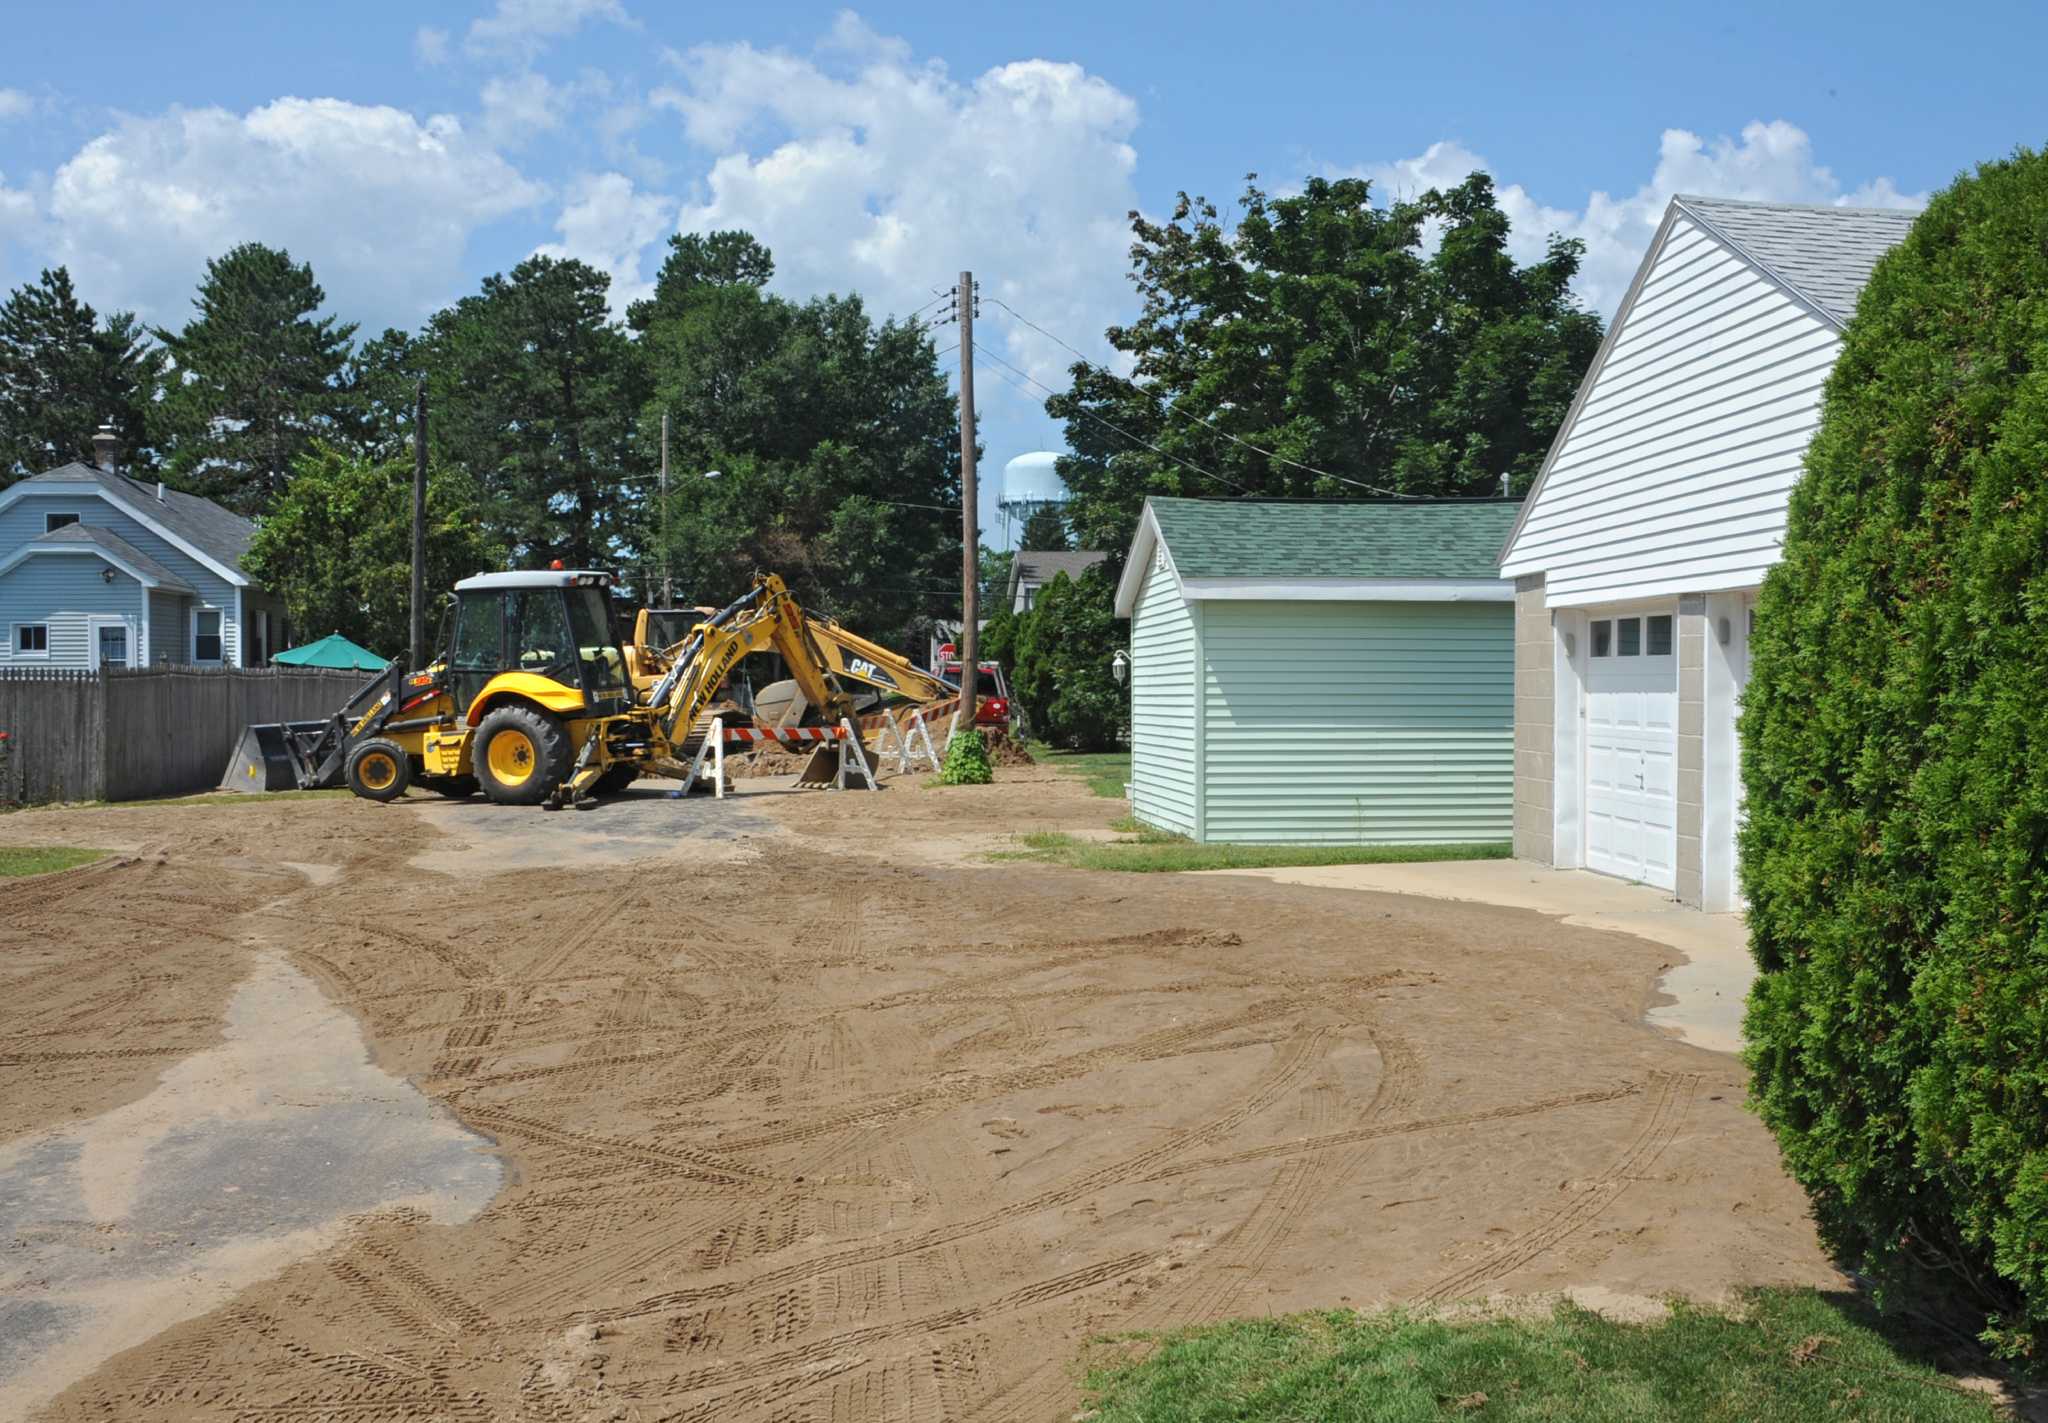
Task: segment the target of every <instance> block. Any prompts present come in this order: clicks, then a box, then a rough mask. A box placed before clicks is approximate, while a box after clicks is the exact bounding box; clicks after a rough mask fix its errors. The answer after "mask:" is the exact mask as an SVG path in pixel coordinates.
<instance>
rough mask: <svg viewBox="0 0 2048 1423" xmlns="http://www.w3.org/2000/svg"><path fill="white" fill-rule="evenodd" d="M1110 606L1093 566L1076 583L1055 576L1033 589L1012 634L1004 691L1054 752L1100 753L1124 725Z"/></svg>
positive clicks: (1110, 593)
mask: <svg viewBox="0 0 2048 1423" xmlns="http://www.w3.org/2000/svg"><path fill="white" fill-rule="evenodd" d="M1115 600H1116V585H1115V584H1114V583H1113V582H1112V581H1111V580H1110V577H1109V574H1108V572H1107V571H1106V570H1105V569H1104V568H1103V567H1102V566H1101V565H1099V564H1098V565H1097V566H1096V567H1094V568H1091V569H1088V570H1087V571H1086V572H1084V573H1083V574H1082V575H1081V576H1080V577H1079V578H1078V579H1075V578H1069V577H1068V576H1067V575H1066V574H1064V573H1062V574H1059V575H1058V576H1057V577H1055V578H1054V579H1053V580H1052V582H1050V583H1048V584H1046V585H1045V586H1044V587H1043V588H1041V589H1039V590H1038V600H1037V602H1036V603H1035V604H1033V606H1032V609H1031V611H1030V613H1028V614H1027V615H1026V616H1025V617H1024V619H1023V621H1022V624H1021V626H1020V627H1019V629H1018V632H1017V639H1016V658H1017V670H1016V675H1015V677H1014V678H1012V681H1011V690H1012V691H1014V692H1015V693H1016V696H1017V700H1018V701H1019V703H1021V705H1022V706H1023V709H1024V717H1025V720H1026V721H1028V722H1029V723H1030V726H1031V730H1032V731H1033V732H1034V733H1035V734H1036V735H1038V736H1041V737H1043V738H1045V740H1047V741H1049V742H1051V743H1052V744H1053V745H1055V746H1066V747H1071V748H1073V749H1075V750H1077V751H1101V750H1105V749H1107V748H1109V747H1111V746H1114V745H1115V744H1116V739H1117V733H1118V732H1119V731H1120V730H1121V729H1122V727H1123V725H1124V722H1125V720H1126V717H1127V715H1128V708H1127V704H1126V702H1125V699H1124V692H1123V688H1121V687H1119V686H1118V685H1117V682H1116V676H1115V674H1114V672H1112V671H1111V669H1110V659H1111V658H1112V657H1114V656H1115V655H1116V649H1117V647H1118V646H1119V644H1120V642H1121V636H1120V633H1119V629H1118V627H1117V621H1116V607H1115Z"/></svg>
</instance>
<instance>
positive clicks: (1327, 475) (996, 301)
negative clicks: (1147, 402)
mask: <svg viewBox="0 0 2048 1423" xmlns="http://www.w3.org/2000/svg"><path fill="white" fill-rule="evenodd" d="M989 302H990V304H991V305H994V306H1000V307H1001V308H1002V309H1003V310H1004V311H1007V312H1008V313H1010V315H1011V316H1012V317H1014V318H1015V319H1016V320H1018V321H1021V322H1023V323H1024V325H1026V326H1028V327H1030V328H1031V329H1032V330H1033V331H1036V332H1037V333H1038V334H1039V335H1041V336H1043V337H1044V338H1045V339H1046V340H1048V341H1050V342H1052V343H1053V344H1054V345H1056V346H1060V347H1063V348H1065V349H1066V350H1067V351H1069V352H1071V353H1072V354H1073V355H1074V357H1075V359H1077V360H1079V361H1080V362H1081V364H1082V365H1084V366H1087V367H1088V368H1089V369H1090V370H1096V371H1101V372H1102V373H1103V374H1104V375H1106V376H1108V377H1109V378H1110V379H1111V380H1116V381H1122V382H1123V383H1124V384H1125V385H1127V386H1129V387H1130V388H1131V389H1133V390H1135V391H1139V392H1141V393H1143V394H1146V395H1152V398H1153V399H1155V400H1159V401H1161V402H1163V403H1164V404H1165V406H1166V408H1167V410H1168V411H1169V412H1171V413H1172V414H1175V415H1178V416H1180V417H1181V418H1182V419H1184V420H1193V421H1194V422H1195V423H1196V424H1198V425H1202V426H1204V427H1206V428H1208V429H1210V430H1213V431H1215V432H1216V433H1217V434H1219V435H1221V436H1222V437H1223V438H1224V439H1226V440H1229V441H1230V442H1231V443H1232V444H1236V445H1242V446H1243V447H1244V448H1245V449H1248V450H1251V451H1253V452H1255V453H1257V454H1261V455H1264V456H1265V457H1266V458H1267V459H1269V460H1277V461H1279V462H1280V463H1281V464H1284V465H1292V466H1293V467H1294V468H1296V469H1298V470H1303V471H1305V472H1307V473H1309V474H1313V475H1316V476H1318V477H1320V478H1323V479H1334V480H1336V481H1337V482H1338V483H1339V484H1348V485H1350V486H1351V487H1352V488H1354V489H1363V490H1366V491H1367V492H1369V493H1372V494H1384V495H1386V496H1387V497H1389V498H1392V499H1409V498H1414V497H1415V496H1413V495H1409V494H1403V493H1402V492H1401V491H1399V490H1397V489H1382V488H1380V487H1379V486H1378V485H1377V484H1367V483H1366V482H1365V481H1364V480H1362V479H1352V478H1350V477H1348V476H1346V475H1342V474H1335V473H1332V472H1331V471H1329V470H1327V469H1318V468H1316V467H1315V466H1314V465H1312V464H1303V463H1302V462H1301V461H1300V460H1296V459H1289V458H1288V457H1287V456H1286V455H1283V454H1279V453H1277V452H1276V451H1273V450H1269V449H1267V448H1266V447H1265V446H1263V445H1255V444H1253V443H1252V442H1251V441H1250V440H1247V439H1244V438H1242V437H1240V436H1237V435H1233V434H1231V433H1230V431H1228V430H1226V429H1224V428H1223V427H1222V426H1221V425H1218V424H1216V423H1215V422H1214V421H1211V420H1206V419H1204V418H1203V417H1202V416H1200V415H1197V414H1195V413H1194V412H1193V411H1191V410H1183V409H1181V408H1180V402H1179V401H1177V400H1175V399H1174V398H1173V397H1172V396H1169V395H1153V393H1152V392H1150V391H1147V390H1146V389H1145V388H1144V387H1143V386H1141V385H1139V384H1138V383H1137V382H1136V381H1134V380H1129V379H1126V378H1125V377H1123V376H1120V375H1118V374H1117V373H1116V372H1115V371H1112V370H1110V369H1108V368H1107V367H1105V366H1102V365H1099V364H1097V363H1096V362H1094V361H1092V360H1090V359H1088V357H1086V356H1084V355H1082V354H1081V353H1080V352H1079V351H1077V350H1075V349H1074V348H1073V347H1072V346H1070V345H1068V344H1067V343H1066V342H1065V341H1062V340H1061V339H1060V338H1059V337H1057V336H1055V335H1053V334H1052V332H1050V331H1048V330H1046V329H1045V328H1044V327H1043V326H1040V325H1039V324H1038V323H1037V322H1035V321H1033V320H1032V319H1031V318H1030V317H1028V316H1026V315H1024V313H1023V312H1021V311H1019V310H1017V308H1015V307H1014V306H1011V305H1010V304H1009V303H1008V302H1006V301H1004V300H1003V299H1002V298H1001V297H994V296H992V297H990V298H989Z"/></svg>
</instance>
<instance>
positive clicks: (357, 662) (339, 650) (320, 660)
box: [270, 632, 388, 672]
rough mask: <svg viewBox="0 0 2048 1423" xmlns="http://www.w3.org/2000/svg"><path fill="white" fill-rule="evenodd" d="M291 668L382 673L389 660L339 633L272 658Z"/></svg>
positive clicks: (293, 648)
mask: <svg viewBox="0 0 2048 1423" xmlns="http://www.w3.org/2000/svg"><path fill="white" fill-rule="evenodd" d="M270 660H271V661H272V662H281V663H283V664H285V665H286V666H287V667H340V668H344V669H351V668H352V669H354V670H355V671H358V672H381V671H383V670H384V665H385V663H386V661H388V659H386V658H383V657H379V656H378V655H377V654H376V653H374V652H372V651H370V649H369V648H367V647H358V646H357V645H356V644H355V643H353V642H350V641H349V640H348V639H347V638H345V637H343V636H342V635H341V634H340V633H338V632H331V633H329V634H327V636H325V637H323V638H321V639H320V640H319V641H317V642H309V643H307V644H306V645H305V646H303V647H290V648H286V649H285V650H284V651H283V652H280V653H278V654H277V655H276V656H275V657H272V658H271V659H270Z"/></svg>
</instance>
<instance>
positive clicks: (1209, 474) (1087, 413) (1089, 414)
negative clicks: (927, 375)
mask: <svg viewBox="0 0 2048 1423" xmlns="http://www.w3.org/2000/svg"><path fill="white" fill-rule="evenodd" d="M990 300H991V301H993V300H994V298H993V297H991V298H990ZM981 354H982V355H984V356H987V357H988V358H989V359H990V360H991V361H994V362H995V363H996V364H997V365H999V366H1001V367H1003V368H1004V369H1005V370H1011V371H1016V372H1017V374H1018V375H1020V376H1023V377H1024V379H1026V380H1028V381H1030V382H1031V383H1032V384H1033V385H1035V386H1037V387H1038V388H1039V389H1040V390H1042V391H1044V392H1045V393H1046V394H1048V395H1059V394H1061V393H1062V392H1060V391H1057V390H1054V389H1053V388H1052V387H1051V386H1049V385H1047V384H1046V383H1045V382H1044V381H1042V380H1040V379H1039V378H1038V377H1037V376H1034V375H1032V374H1031V373H1030V372H1028V371H1020V370H1017V368H1016V367H1015V366H1013V365H1011V364H1010V363H1009V362H1008V361H1006V360H1004V359H1003V358H1002V357H1001V356H998V355H997V354H996V353H995V352H993V351H991V350H988V349H986V348H984V349H983V350H982V352H981ZM999 374H1000V372H999ZM1010 384H1012V385H1016V384H1017V383H1016V382H1015V381H1011V382H1010ZM1017 388H1018V389H1019V390H1023V387H1022V386H1018V387H1017ZM1025 394H1027V395H1028V394H1030V392H1029V391H1025ZM1076 409H1077V410H1078V412H1079V413H1080V415H1081V416H1082V418H1084V419H1088V420H1093V421H1094V422H1095V423H1096V424H1098V425H1100V426H1102V427H1103V428H1104V429H1106V430H1114V431H1115V432H1116V433H1117V434H1119V435H1122V436H1123V437H1124V438H1125V439H1126V440H1130V441H1131V442H1133V443H1134V444H1140V445H1143V446H1144V447H1145V448H1146V449H1148V450H1150V451H1152V453H1153V454H1155V455H1158V456H1159V457H1160V458H1161V459H1168V460H1172V461H1173V462H1174V463H1175V464H1178V465H1184V466H1186V467H1187V468H1189V469H1191V470H1193V471H1194V472H1195V473H1196V474H1199V475H1201V476H1203V477H1204V478H1206V479H1213V480H1215V481H1216V482H1217V483H1218V484H1221V485H1226V486H1228V487H1229V488H1231V489H1235V490H1236V491H1237V492H1238V493H1240V494H1242V495H1245V496H1246V497H1248V498H1249V497H1251V493H1252V492H1251V490H1249V489H1247V488H1245V487H1244V486H1243V485H1242V484H1239V483H1238V482H1237V481H1236V480H1234V479H1226V478H1224V477H1223V476H1222V475H1220V474H1218V473H1216V471H1214V470H1212V469H1203V468H1202V467H1201V466H1200V465H1198V464H1196V463H1195V462H1194V461H1193V460H1189V459H1182V458H1181V457H1180V456H1179V455H1176V454H1171V453H1169V452H1168V451H1166V450H1162V449H1160V448H1159V446H1157V445H1155V444H1153V443H1152V442H1151V441H1150V440H1148V439H1146V438H1144V437H1143V436H1142V435H1133V434H1132V433H1131V432H1130V431H1129V430H1126V429H1124V428H1123V427H1122V426H1121V425H1113V424H1111V423H1110V422H1109V421H1107V420H1105V419H1103V418H1102V417H1101V416H1100V415H1097V414H1096V413H1095V412H1094V411H1092V410H1090V409H1088V408H1087V407H1086V406H1078V407H1076Z"/></svg>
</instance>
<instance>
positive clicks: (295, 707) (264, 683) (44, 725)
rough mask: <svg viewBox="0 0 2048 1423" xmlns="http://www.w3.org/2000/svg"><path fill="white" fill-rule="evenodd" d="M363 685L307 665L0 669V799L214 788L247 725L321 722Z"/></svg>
mask: <svg viewBox="0 0 2048 1423" xmlns="http://www.w3.org/2000/svg"><path fill="white" fill-rule="evenodd" d="M368 680H369V678H368V675H367V674H365V673H362V672H337V671H330V670H327V669H323V668H312V667H262V668H250V669H244V668H240V667H146V668H136V669H133V670H121V669H116V670H113V671H108V672H79V671H69V670H62V669H44V668H27V669H25V668H8V669H4V670H0V733H5V734H6V738H7V739H6V740H5V741H0V805H7V804H12V805H37V804H41V803H43V802H47V801H59V800H143V799H146V798H148V797H151V796H168V795H187V794H190V793H191V792H193V791H203V790H208V789H211V788H212V787H213V786H215V785H217V784H219V782H220V777H221V772H222V771H223V770H224V769H225V768H226V766H227V763H228V757H229V756H230V755H232V754H233V752H234V749H235V743H236V741H237V740H238V739H239V738H240V736H241V734H242V728H243V727H244V726H245V725H247V724H249V723H250V722H264V721H318V720H323V719H325V718H326V717H329V716H331V715H333V714H334V712H335V710H336V708H338V707H340V706H341V704H342V703H343V702H346V701H347V700H348V699H349V697H350V696H351V695H353V694H354V692H355V691H356V689H357V688H359V687H361V686H362V685H363V683H364V682H366V681H368Z"/></svg>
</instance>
